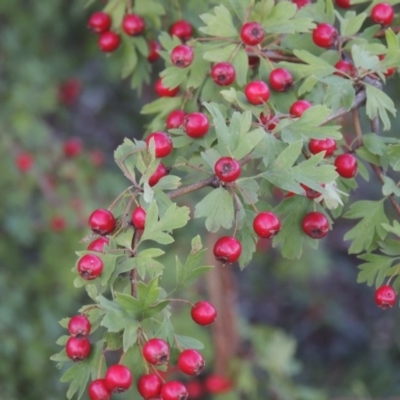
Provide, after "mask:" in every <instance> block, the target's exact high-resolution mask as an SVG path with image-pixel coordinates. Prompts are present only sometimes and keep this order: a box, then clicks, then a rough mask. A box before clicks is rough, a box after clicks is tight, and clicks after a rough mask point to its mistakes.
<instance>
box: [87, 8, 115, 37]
mask: <svg viewBox="0 0 400 400" xmlns="http://www.w3.org/2000/svg"><path fill="white" fill-rule="evenodd" d="M88 27H89V28H90V29H91V30H92V31H94V32H96V33H104V32H107V31H108V30H109V29H110V27H111V17H110V16H109V15H108V14H106V13H104V12H102V11H97V12H95V13H93V14H92V15H91V16H90V17H89V21H88Z"/></svg>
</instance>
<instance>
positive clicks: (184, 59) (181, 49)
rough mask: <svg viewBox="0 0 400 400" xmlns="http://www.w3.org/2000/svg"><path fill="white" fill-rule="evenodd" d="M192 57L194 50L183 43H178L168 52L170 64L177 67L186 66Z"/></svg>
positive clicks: (191, 60)
mask: <svg viewBox="0 0 400 400" xmlns="http://www.w3.org/2000/svg"><path fill="white" fill-rule="evenodd" d="M193 58H194V52H193V49H192V47H190V46H186V45H185V44H179V45H178V46H176V47H174V48H173V49H172V51H171V54H170V59H171V62H172V64H174V65H175V67H178V68H186V67H188V66H189V65H190V64H191V63H192V62H193Z"/></svg>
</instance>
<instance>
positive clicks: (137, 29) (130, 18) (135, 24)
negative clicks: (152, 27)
mask: <svg viewBox="0 0 400 400" xmlns="http://www.w3.org/2000/svg"><path fill="white" fill-rule="evenodd" d="M145 28H146V24H145V22H144V20H143V18H142V17H141V16H140V15H137V14H126V15H125V17H124V19H123V20H122V29H123V30H124V32H125V33H126V34H127V35H129V36H137V35H140V34H141V33H142V32H143V31H144V30H145Z"/></svg>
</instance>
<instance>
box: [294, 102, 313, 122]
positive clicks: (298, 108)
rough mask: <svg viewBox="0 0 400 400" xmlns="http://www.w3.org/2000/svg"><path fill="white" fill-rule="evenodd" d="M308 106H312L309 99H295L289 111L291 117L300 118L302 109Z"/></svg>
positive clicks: (304, 109)
mask: <svg viewBox="0 0 400 400" xmlns="http://www.w3.org/2000/svg"><path fill="white" fill-rule="evenodd" d="M310 107H312V104H311V103H310V102H309V101H307V100H297V101H295V102H294V103H293V104H292V105H291V107H290V110H289V113H290V115H291V116H292V117H296V118H300V117H301V116H302V115H303V113H304V111H306V110H307V109H308V108H310Z"/></svg>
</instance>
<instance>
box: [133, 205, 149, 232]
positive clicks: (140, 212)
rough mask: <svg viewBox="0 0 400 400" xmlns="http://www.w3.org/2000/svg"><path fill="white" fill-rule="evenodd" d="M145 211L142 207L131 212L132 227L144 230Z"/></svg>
mask: <svg viewBox="0 0 400 400" xmlns="http://www.w3.org/2000/svg"><path fill="white" fill-rule="evenodd" d="M145 222H146V211H145V210H144V209H143V208H142V207H136V208H135V209H134V210H133V212H132V225H133V226H134V227H135V228H136V229H139V230H142V229H144V226H145Z"/></svg>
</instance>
